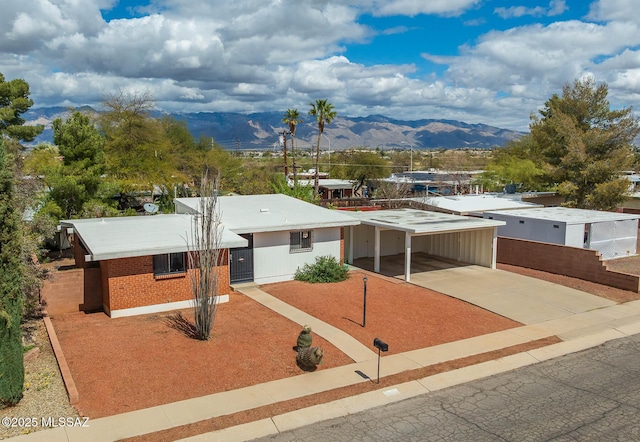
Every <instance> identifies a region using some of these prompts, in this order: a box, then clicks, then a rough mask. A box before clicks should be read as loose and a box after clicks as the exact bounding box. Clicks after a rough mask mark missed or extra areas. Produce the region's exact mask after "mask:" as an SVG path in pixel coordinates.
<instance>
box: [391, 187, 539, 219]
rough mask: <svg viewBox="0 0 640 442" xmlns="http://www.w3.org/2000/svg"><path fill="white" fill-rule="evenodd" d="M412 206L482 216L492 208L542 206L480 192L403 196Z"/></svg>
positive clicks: (511, 208)
mask: <svg viewBox="0 0 640 442" xmlns="http://www.w3.org/2000/svg"><path fill="white" fill-rule="evenodd" d="M404 200H405V201H406V202H407V203H408V204H410V205H411V206H413V207H416V208H420V209H427V210H433V211H436V212H443V213H450V214H452V215H470V216H477V217H482V213H483V212H486V211H492V210H513V209H529V208H532V207H542V205H540V204H534V203H527V202H523V201H517V200H512V199H507V198H500V197H499V196H497V195H495V194H490V193H480V194H468V195H452V196H420V197H413V198H404Z"/></svg>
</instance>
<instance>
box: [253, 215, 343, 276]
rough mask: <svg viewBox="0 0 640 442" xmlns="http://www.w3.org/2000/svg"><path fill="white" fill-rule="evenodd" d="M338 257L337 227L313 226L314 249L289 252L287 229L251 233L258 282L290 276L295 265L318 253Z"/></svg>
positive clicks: (301, 263)
mask: <svg viewBox="0 0 640 442" xmlns="http://www.w3.org/2000/svg"><path fill="white" fill-rule="evenodd" d="M326 255H330V256H335V257H336V259H340V228H339V227H332V228H327V229H314V230H313V250H312V251H309V252H296V253H290V252H289V231H283V232H268V233H254V234H253V268H254V270H253V272H254V273H253V276H254V277H253V280H254V282H256V283H257V284H269V283H272V282H279V281H289V280H292V279H293V277H294V275H295V272H296V270H297V269H298V267H302V266H304V264H313V263H314V262H315V260H316V257H317V256H326Z"/></svg>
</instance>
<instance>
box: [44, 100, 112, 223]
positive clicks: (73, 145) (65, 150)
mask: <svg viewBox="0 0 640 442" xmlns="http://www.w3.org/2000/svg"><path fill="white" fill-rule="evenodd" d="M53 142H54V143H55V144H56V145H57V146H58V150H59V152H60V154H61V155H62V157H63V158H62V167H61V168H59V169H57V172H58V173H52V175H53V179H51V180H49V181H50V183H51V189H50V192H49V197H50V198H51V200H52V201H53V202H55V204H57V205H58V207H60V209H61V211H62V213H63V214H64V217H65V218H72V217H76V216H79V215H81V214H82V213H83V208H84V205H85V204H86V203H87V202H88V201H89V200H91V199H93V198H95V196H96V194H97V193H98V189H99V187H100V185H101V181H102V179H101V175H102V174H103V173H104V170H105V156H104V144H105V139H104V137H103V136H102V135H101V134H100V133H99V132H98V130H97V129H96V127H95V126H94V124H93V122H92V121H91V118H90V117H89V116H88V115H85V114H83V113H81V112H79V111H74V112H72V114H71V116H70V117H69V118H67V119H66V120H64V121H63V120H62V119H61V118H56V119H55V120H54V121H53Z"/></svg>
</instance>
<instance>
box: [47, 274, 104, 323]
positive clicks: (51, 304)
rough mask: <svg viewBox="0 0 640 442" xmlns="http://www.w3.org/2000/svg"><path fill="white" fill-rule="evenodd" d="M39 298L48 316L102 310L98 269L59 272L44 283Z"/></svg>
mask: <svg viewBox="0 0 640 442" xmlns="http://www.w3.org/2000/svg"><path fill="white" fill-rule="evenodd" d="M40 296H41V297H42V299H43V300H44V301H45V303H46V305H45V309H46V310H47V313H48V314H49V315H57V314H62V313H72V312H78V311H81V312H92V311H98V310H102V287H101V279H100V269H99V268H89V269H82V268H81V269H69V270H59V271H57V272H55V273H54V274H53V275H52V276H51V278H49V279H47V280H46V281H44V284H43V286H42V289H41V291H40Z"/></svg>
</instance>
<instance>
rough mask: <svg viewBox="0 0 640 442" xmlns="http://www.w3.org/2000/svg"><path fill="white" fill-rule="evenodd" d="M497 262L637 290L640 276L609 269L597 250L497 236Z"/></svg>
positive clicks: (639, 285)
mask: <svg viewBox="0 0 640 442" xmlns="http://www.w3.org/2000/svg"><path fill="white" fill-rule="evenodd" d="M497 261H498V262H499V263H501V264H509V265H514V266H519V267H527V268H530V269H535V270H542V271H544V272H549V273H555V274H558V275H565V276H571V277H573V278H578V279H583V280H585V281H591V282H596V283H598V284H603V285H607V286H610V287H616V288H619V289H623V290H631V291H634V292H638V290H639V288H640V277H639V276H637V275H630V274H627V273H619V272H614V271H612V270H608V269H607V266H606V265H605V263H604V261H602V259H601V257H600V254H599V253H598V252H597V251H595V250H589V249H580V248H577V247H568V246H563V245H559V244H550V243H543V242H537V241H527V240H522V239H514V238H505V237H498V252H497Z"/></svg>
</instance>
